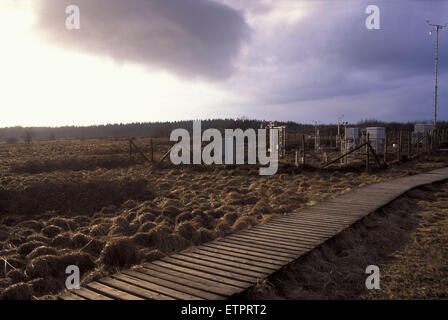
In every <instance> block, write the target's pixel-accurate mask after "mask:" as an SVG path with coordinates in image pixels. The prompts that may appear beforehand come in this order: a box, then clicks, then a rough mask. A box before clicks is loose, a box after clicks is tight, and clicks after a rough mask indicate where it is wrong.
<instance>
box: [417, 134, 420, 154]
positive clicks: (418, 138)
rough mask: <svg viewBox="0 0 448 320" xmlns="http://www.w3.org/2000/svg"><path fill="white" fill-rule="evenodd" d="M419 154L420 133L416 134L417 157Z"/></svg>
mask: <svg viewBox="0 0 448 320" xmlns="http://www.w3.org/2000/svg"><path fill="white" fill-rule="evenodd" d="M419 153H420V132H417V156H418V154H419Z"/></svg>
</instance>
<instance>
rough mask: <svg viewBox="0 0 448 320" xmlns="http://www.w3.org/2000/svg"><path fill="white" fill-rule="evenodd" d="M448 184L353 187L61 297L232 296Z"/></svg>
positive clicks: (407, 181) (435, 175)
mask: <svg viewBox="0 0 448 320" xmlns="http://www.w3.org/2000/svg"><path fill="white" fill-rule="evenodd" d="M445 179H448V167H447V168H442V169H438V170H433V171H430V172H428V173H423V174H419V175H414V176H407V177H403V178H399V179H395V180H391V181H387V182H380V183H376V184H372V185H368V186H365V187H361V188H358V189H355V190H353V191H351V192H349V193H346V194H343V195H340V196H338V197H336V198H334V199H331V200H328V201H325V202H322V203H319V204H317V205H315V206H312V207H309V208H306V209H304V210H301V211H299V212H295V213H291V214H287V215H284V216H281V217H276V218H273V219H272V220H270V221H269V222H267V223H264V224H260V225H257V226H255V227H253V228H251V229H249V230H243V231H240V232H237V233H234V234H231V235H229V236H227V237H224V238H220V239H217V240H214V241H211V242H208V243H205V244H203V245H200V246H197V247H192V248H189V249H187V250H184V251H182V252H180V253H177V254H173V255H171V256H169V257H165V258H163V259H161V260H157V261H153V262H150V263H145V264H143V265H142V266H141V267H139V268H138V269H135V270H134V269H133V270H124V271H122V272H120V273H117V274H114V275H112V276H110V277H106V278H103V279H100V280H98V281H95V282H91V283H89V284H87V285H85V286H84V287H83V288H81V289H79V290H70V291H67V292H65V293H63V294H62V295H60V296H59V298H60V299H63V300H98V299H100V300H110V299H125V300H127V299H131V300H144V299H160V300H162V299H163V300H173V299H187V300H202V299H212V300H220V299H227V298H229V297H230V296H232V295H234V294H236V293H239V292H242V291H243V290H245V289H247V288H249V287H251V286H253V285H254V284H256V283H257V281H260V280H261V279H264V278H266V277H268V276H269V275H271V274H272V273H273V272H275V271H277V270H279V269H280V268H282V267H284V266H285V265H287V264H288V263H290V262H292V261H294V260H296V259H297V258H299V257H300V256H301V255H303V254H304V253H306V252H308V251H310V250H312V249H313V248H315V247H316V246H318V245H320V244H322V243H323V242H325V241H327V240H328V239H330V238H331V237H333V236H335V235H336V234H338V233H339V232H341V231H342V230H344V229H346V228H347V227H349V226H350V225H352V224H353V223H354V222H356V221H358V220H359V219H361V218H363V217H365V216H367V215H368V214H370V213H371V212H373V211H375V210H377V209H379V208H380V207H383V206H384V205H386V204H388V203H389V202H391V201H392V200H394V199H396V198H397V197H399V196H400V195H402V194H404V193H405V192H406V191H409V190H410V189H412V188H415V187H418V186H421V185H425V184H429V183H433V182H437V181H442V180H445Z"/></svg>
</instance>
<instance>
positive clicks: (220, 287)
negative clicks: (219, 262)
mask: <svg viewBox="0 0 448 320" xmlns="http://www.w3.org/2000/svg"><path fill="white" fill-rule="evenodd" d="M145 270H146V273H149V274H154V273H157V276H158V277H160V278H163V279H166V280H177V281H179V283H184V282H185V283H187V285H188V284H192V286H193V285H194V287H195V288H198V289H202V290H208V291H210V292H212V293H216V294H220V295H224V296H231V295H232V294H234V293H235V292H239V291H241V287H237V286H235V285H231V284H226V283H222V282H219V281H216V279H213V280H210V279H208V278H203V277H198V276H196V275H193V274H190V273H187V272H185V271H184V270H183V271H182V272H181V271H177V270H174V269H170V268H169V267H166V266H159V265H157V264H152V263H146V264H145V265H143V266H140V267H139V268H138V269H136V271H139V272H143V273H145Z"/></svg>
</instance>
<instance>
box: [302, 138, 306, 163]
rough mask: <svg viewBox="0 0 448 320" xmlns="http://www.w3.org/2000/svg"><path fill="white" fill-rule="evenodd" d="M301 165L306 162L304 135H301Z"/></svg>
mask: <svg viewBox="0 0 448 320" xmlns="http://www.w3.org/2000/svg"><path fill="white" fill-rule="evenodd" d="M302 150H303V165H305V164H306V142H305V135H302Z"/></svg>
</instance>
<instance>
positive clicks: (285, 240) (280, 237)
mask: <svg viewBox="0 0 448 320" xmlns="http://www.w3.org/2000/svg"><path fill="white" fill-rule="evenodd" d="M235 236H236V235H235ZM241 236H246V237H248V238H249V239H251V238H256V239H260V238H263V239H264V238H266V239H268V240H269V239H272V242H275V243H280V244H282V245H283V246H286V247H289V248H294V249H295V250H300V249H303V246H301V245H297V244H296V243H300V244H302V243H309V242H312V243H313V242H315V241H317V240H321V239H327V238H328V235H326V236H323V235H304V234H303V232H301V233H295V232H283V233H280V232H279V233H274V232H272V231H271V230H269V229H268V228H266V230H264V232H263V230H262V231H255V230H254V231H252V232H250V233H249V232H248V233H247V235H241ZM229 238H230V236H229Z"/></svg>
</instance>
